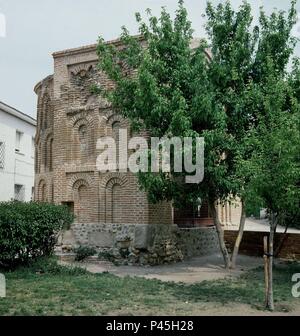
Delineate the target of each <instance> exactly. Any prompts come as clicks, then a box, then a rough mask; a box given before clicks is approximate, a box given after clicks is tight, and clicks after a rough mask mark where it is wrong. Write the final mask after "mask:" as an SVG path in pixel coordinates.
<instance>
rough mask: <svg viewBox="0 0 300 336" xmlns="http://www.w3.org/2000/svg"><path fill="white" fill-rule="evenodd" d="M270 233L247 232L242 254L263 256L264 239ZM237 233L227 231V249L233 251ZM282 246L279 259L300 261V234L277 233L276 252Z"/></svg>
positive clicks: (241, 250)
mask: <svg viewBox="0 0 300 336" xmlns="http://www.w3.org/2000/svg"><path fill="white" fill-rule="evenodd" d="M268 235H269V233H268V232H257V231H245V232H244V234H243V239H242V242H241V245H240V251H239V252H240V253H241V254H246V255H250V256H258V257H261V256H263V238H264V236H268ZM236 236H237V231H232V230H226V231H225V241H226V245H227V247H228V248H229V249H230V250H232V249H233V246H234V243H235V239H236ZM279 245H280V246H281V248H280V251H279V254H278V257H279V258H284V259H296V260H300V234H297V233H288V234H283V233H276V235H275V239H274V251H276V250H277V247H278V246H279Z"/></svg>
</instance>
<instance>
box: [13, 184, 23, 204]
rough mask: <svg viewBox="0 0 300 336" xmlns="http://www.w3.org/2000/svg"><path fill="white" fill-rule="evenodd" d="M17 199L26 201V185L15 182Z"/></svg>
mask: <svg viewBox="0 0 300 336" xmlns="http://www.w3.org/2000/svg"><path fill="white" fill-rule="evenodd" d="M15 201H19V202H24V201H25V187H24V186H23V185H21V184H15Z"/></svg>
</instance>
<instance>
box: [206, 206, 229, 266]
mask: <svg viewBox="0 0 300 336" xmlns="http://www.w3.org/2000/svg"><path fill="white" fill-rule="evenodd" d="M209 208H210V213H211V215H212V218H213V220H214V224H215V227H216V230H217V234H218V239H219V245H220V250H221V253H222V255H223V259H224V266H225V268H226V269H229V266H230V259H229V254H228V250H227V248H226V245H225V240H224V230H223V228H222V224H221V222H220V220H219V216H218V213H217V210H216V204H215V202H214V201H210V202H209Z"/></svg>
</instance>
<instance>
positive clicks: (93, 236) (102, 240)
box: [89, 232, 114, 248]
mask: <svg viewBox="0 0 300 336" xmlns="http://www.w3.org/2000/svg"><path fill="white" fill-rule="evenodd" d="M89 245H91V246H97V247H102V248H104V247H113V246H114V235H113V234H112V233H110V232H93V233H92V232H90V233H89Z"/></svg>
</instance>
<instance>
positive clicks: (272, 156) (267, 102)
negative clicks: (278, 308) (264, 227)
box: [249, 59, 300, 310]
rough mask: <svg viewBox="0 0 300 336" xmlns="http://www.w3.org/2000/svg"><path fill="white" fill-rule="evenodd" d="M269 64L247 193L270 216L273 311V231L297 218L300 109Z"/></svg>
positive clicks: (269, 304)
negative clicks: (253, 170)
mask: <svg viewBox="0 0 300 336" xmlns="http://www.w3.org/2000/svg"><path fill="white" fill-rule="evenodd" d="M268 62H269V72H268V77H267V80H266V84H265V88H264V100H263V105H264V108H263V110H262V114H261V115H260V116H259V119H258V125H257V128H256V130H255V134H254V139H255V142H256V146H255V151H253V156H252V162H254V164H255V166H256V170H255V176H253V178H252V180H251V183H250V184H249V190H254V193H253V194H254V195H255V197H256V198H260V199H261V200H262V201H263V203H264V204H265V206H266V208H267V210H268V213H269V221H270V237H269V248H268V249H269V251H268V257H269V263H268V273H269V283H268V295H267V302H266V307H267V308H268V309H270V310H273V309H274V300H273V288H272V287H273V282H272V280H273V279H272V273H273V255H274V235H275V232H276V227H277V225H278V224H282V223H284V221H285V220H287V218H288V219H289V220H290V219H291V218H296V217H298V216H299V214H300V212H299V202H300V188H299V185H298V183H299V179H300V157H299V149H300V148H299V144H300V132H299V129H300V105H299V101H298V99H297V98H296V97H295V91H294V89H293V86H292V85H291V83H292V81H293V80H292V81H291V80H287V79H286V78H284V77H283V78H278V76H277V73H276V71H274V66H273V62H272V60H271V59H269V61H268ZM295 71H296V72H297V73H298V74H299V72H298V69H297V67H294V69H293V74H292V77H293V76H294V74H295ZM298 78H299V77H298Z"/></svg>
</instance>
